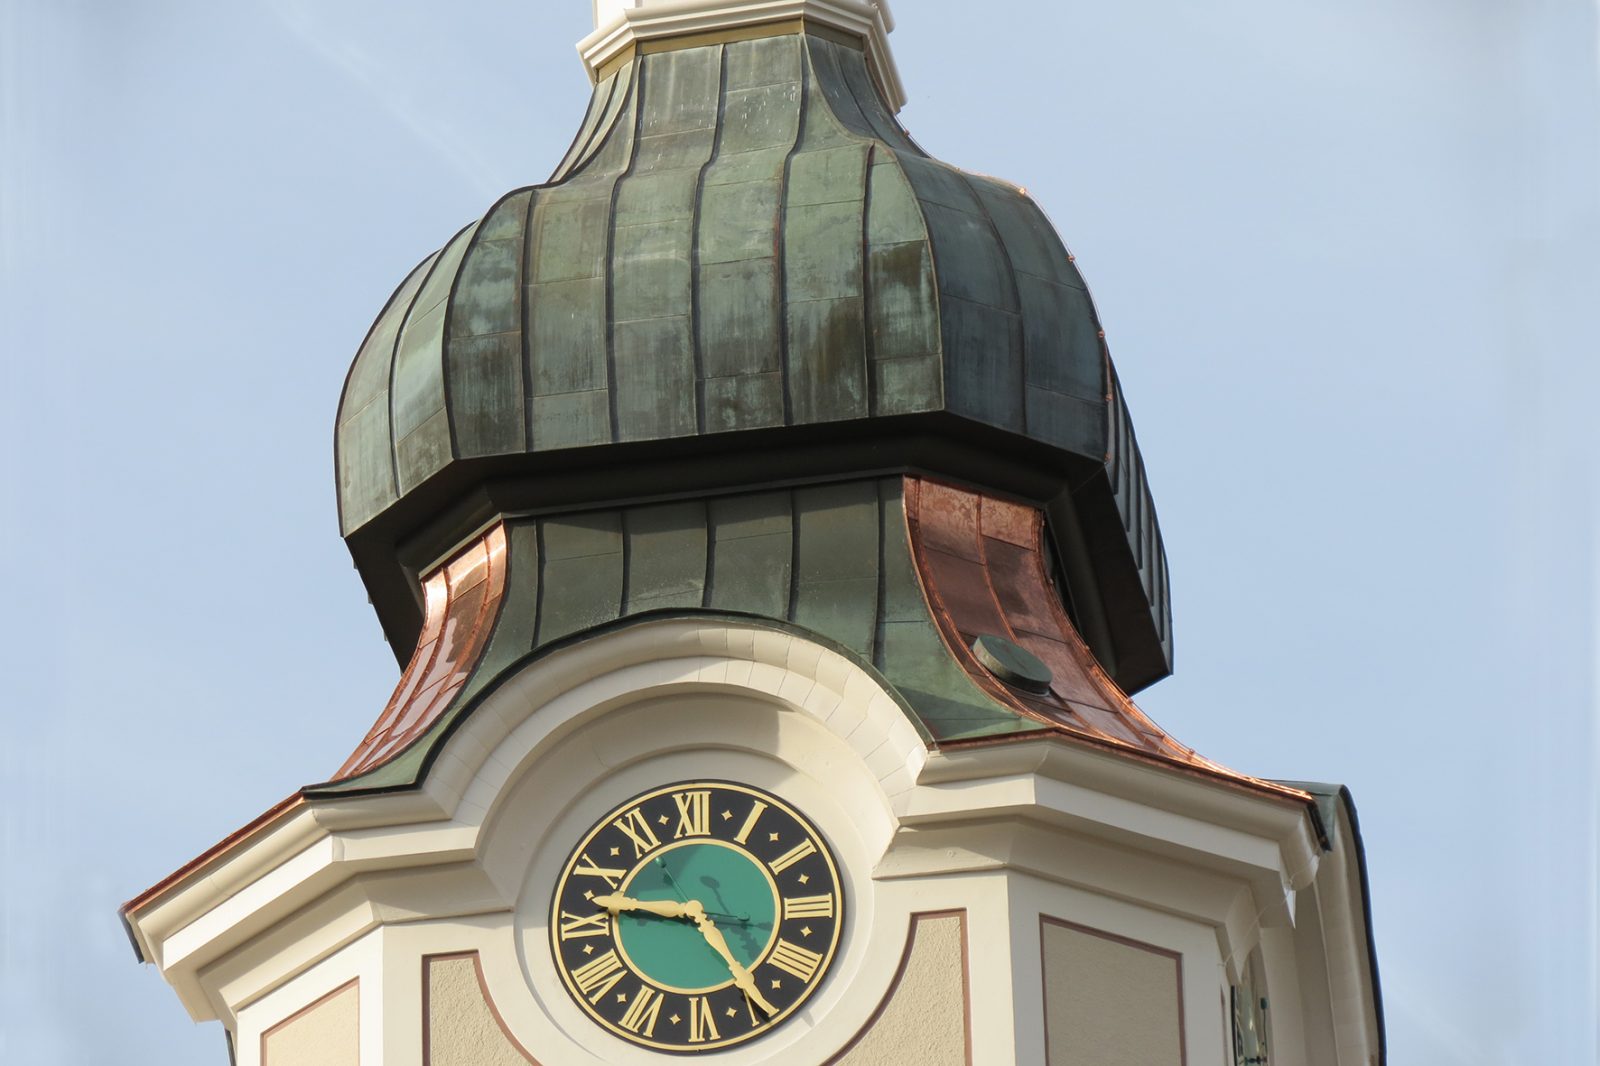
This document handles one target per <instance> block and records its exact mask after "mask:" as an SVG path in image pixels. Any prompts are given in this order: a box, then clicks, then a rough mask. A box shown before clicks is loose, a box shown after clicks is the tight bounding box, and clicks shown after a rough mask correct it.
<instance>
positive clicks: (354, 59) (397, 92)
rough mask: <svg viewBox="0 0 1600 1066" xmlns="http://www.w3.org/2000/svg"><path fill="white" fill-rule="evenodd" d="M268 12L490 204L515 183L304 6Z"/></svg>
mask: <svg viewBox="0 0 1600 1066" xmlns="http://www.w3.org/2000/svg"><path fill="white" fill-rule="evenodd" d="M266 6H267V9H268V10H269V11H270V12H272V14H273V15H274V16H276V17H277V19H278V21H279V22H281V23H283V25H284V27H285V28H286V29H288V30H289V32H290V33H292V34H294V36H295V37H296V38H298V39H299V40H300V41H301V42H302V43H303V44H305V45H306V47H307V48H309V49H310V50H311V51H312V52H314V53H316V54H317V55H318V56H320V57H321V58H322V59H323V60H324V61H325V62H327V63H328V64H329V65H330V66H332V67H333V68H334V69H336V70H338V71H339V72H340V73H342V74H344V75H345V76H346V77H347V78H349V79H350V80H351V81H352V82H354V83H355V84H356V85H358V86H359V87H360V88H362V89H363V90H365V91H366V92H367V93H368V94H369V95H370V96H371V97H372V98H373V100H375V101H376V102H377V103H378V104H379V105H380V106H381V107H382V108H383V109H384V110H385V111H387V112H388V113H389V114H390V115H391V116H393V118H394V119H395V120H396V121H397V122H399V123H400V124H401V125H402V126H404V127H405V128H406V129H407V130H408V131H409V132H410V133H411V134H412V135H413V136H414V137H416V138H417V140H419V141H421V142H422V143H423V144H425V145H427V146H428V148H429V149H431V150H432V151H433V152H434V153H435V154H436V155H438V156H439V157H440V158H441V159H443V160H444V161H445V162H447V163H448V164H449V165H450V166H451V167H453V168H454V169H455V170H456V171H457V173H459V174H460V175H461V177H463V178H464V179H466V181H467V182H468V183H469V184H470V185H471V186H472V187H473V189H474V190H475V191H476V192H477V193H478V194H479V195H480V196H481V197H482V198H483V199H485V200H492V199H494V198H495V197H497V196H499V195H500V194H501V193H503V192H505V191H506V190H507V189H508V188H510V187H511V186H512V185H513V184H515V182H513V181H511V180H509V179H508V178H506V177H505V176H504V175H502V174H501V173H499V171H498V170H497V169H496V168H495V167H494V166H493V165H492V164H491V163H490V162H489V161H488V160H487V159H485V158H484V157H483V155H482V154H481V153H479V152H478V151H477V150H476V149H475V148H474V147H473V146H472V145H471V144H469V143H467V142H465V141H463V140H462V139H460V138H458V137H457V136H456V135H455V133H454V131H453V130H452V129H451V127H450V126H449V125H448V124H446V123H444V122H442V121H438V120H436V119H434V118H433V117H431V116H429V115H428V114H427V113H426V112H424V111H423V110H422V109H421V108H419V107H417V106H416V103H415V101H413V100H412V99H411V98H410V96H409V95H408V94H407V92H406V91H405V89H404V88H403V87H402V86H401V85H400V84H399V82H400V79H399V78H398V77H395V76H393V75H391V73H390V72H389V71H387V70H385V68H384V66H383V64H382V63H380V62H379V61H378V60H376V59H375V58H374V57H373V56H372V55H371V54H370V53H369V52H367V51H366V50H365V49H363V48H361V47H360V45H358V44H356V43H355V42H353V41H350V40H348V39H339V38H337V37H335V36H334V35H333V34H332V33H330V32H329V29H328V27H327V26H326V25H325V24H324V23H321V22H319V20H318V19H317V16H316V13H315V12H314V10H313V9H312V8H311V6H310V5H308V4H307V3H306V2H305V0H266Z"/></svg>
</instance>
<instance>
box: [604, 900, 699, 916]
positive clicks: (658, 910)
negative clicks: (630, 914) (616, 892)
mask: <svg viewBox="0 0 1600 1066" xmlns="http://www.w3.org/2000/svg"><path fill="white" fill-rule="evenodd" d="M590 902H592V903H593V904H594V905H595V906H596V907H601V908H603V909H605V910H608V911H610V912H611V913H612V914H621V913H622V912H623V911H643V912H644V913H645V914H654V915H655V916H656V917H658V918H692V917H693V915H692V914H690V913H689V908H688V907H687V906H686V905H685V904H682V903H674V902H672V901H671V900H669V899H632V898H630V897H628V896H596V897H595V898H594V899H593V900H591V901H590Z"/></svg>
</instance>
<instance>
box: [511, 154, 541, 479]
mask: <svg viewBox="0 0 1600 1066" xmlns="http://www.w3.org/2000/svg"><path fill="white" fill-rule="evenodd" d="M539 192H540V189H539V187H538V186H535V187H534V188H532V189H530V190H529V196H528V214H527V216H526V217H525V218H523V220H522V248H521V249H519V251H518V254H517V298H518V299H519V300H521V301H522V303H521V306H520V307H519V309H518V315H517V320H518V322H520V323H521V326H522V329H521V330H520V333H521V336H519V337H518V338H517V341H518V348H519V349H520V351H519V352H518V354H519V355H520V356H521V357H522V358H521V360H520V362H521V370H522V384H521V385H520V386H519V387H520V388H521V389H522V396H521V399H522V450H523V452H524V453H531V452H532V451H533V293H532V288H533V280H532V277H533V271H532V270H530V269H529V268H530V266H531V265H532V263H533V214H534V209H535V208H537V207H538V206H539Z"/></svg>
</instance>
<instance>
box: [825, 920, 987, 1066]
mask: <svg viewBox="0 0 1600 1066" xmlns="http://www.w3.org/2000/svg"><path fill="white" fill-rule="evenodd" d="M967 1061H968V1057H967V944H966V919H965V917H964V915H962V914H959V913H952V914H939V915H918V916H917V918H916V920H915V921H914V922H913V923H912V930H911V943H910V945H909V946H908V947H907V949H906V960H905V963H904V966H903V968H902V970H901V972H900V976H899V977H898V978H897V979H896V981H895V983H894V986H893V987H892V988H891V989H890V990H889V994H888V996H887V997H886V998H885V1000H884V1003H883V1006H882V1007H881V1008H880V1009H879V1013H878V1014H877V1016H876V1017H875V1018H874V1019H873V1021H872V1023H871V1024H870V1025H869V1026H868V1028H867V1030H866V1031H865V1032H864V1033H863V1034H862V1036H861V1037H860V1039H859V1040H857V1042H856V1043H855V1044H854V1045H853V1046H851V1047H850V1048H849V1049H848V1050H846V1051H845V1052H844V1054H842V1055H840V1056H839V1057H838V1058H836V1059H834V1060H833V1066H905V1064H906V1063H915V1064H916V1066H965V1064H966V1062H967Z"/></svg>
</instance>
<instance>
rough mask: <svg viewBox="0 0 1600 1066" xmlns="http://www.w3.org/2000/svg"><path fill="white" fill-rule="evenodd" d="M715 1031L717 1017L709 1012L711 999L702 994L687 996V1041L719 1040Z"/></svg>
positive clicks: (700, 1042)
mask: <svg viewBox="0 0 1600 1066" xmlns="http://www.w3.org/2000/svg"><path fill="white" fill-rule="evenodd" d="M721 1039H722V1034H721V1033H719V1032H717V1019H716V1017H715V1015H713V1014H712V1012H711V1001H710V1000H708V999H706V997H704V996H690V997H689V1042H690V1043H691V1044H703V1043H705V1042H706V1041H707V1040H721Z"/></svg>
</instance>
